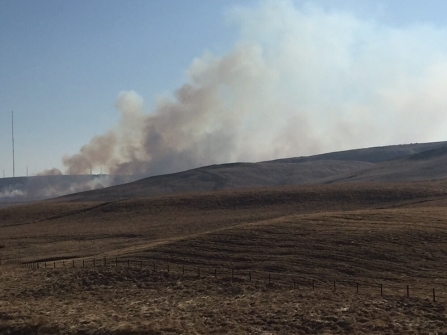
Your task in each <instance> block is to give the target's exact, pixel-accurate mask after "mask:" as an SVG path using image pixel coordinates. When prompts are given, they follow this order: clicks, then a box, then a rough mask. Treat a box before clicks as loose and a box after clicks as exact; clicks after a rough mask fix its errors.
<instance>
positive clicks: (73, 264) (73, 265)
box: [72, 259, 75, 267]
mask: <svg viewBox="0 0 447 335" xmlns="http://www.w3.org/2000/svg"><path fill="white" fill-rule="evenodd" d="M72 267H75V260H74V259H73V263H72Z"/></svg>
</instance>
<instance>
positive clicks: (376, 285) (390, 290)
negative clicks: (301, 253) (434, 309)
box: [0, 257, 447, 302]
mask: <svg viewBox="0 0 447 335" xmlns="http://www.w3.org/2000/svg"><path fill="white" fill-rule="evenodd" d="M8 264H10V265H17V266H20V267H23V268H29V269H56V268H70V267H71V268H79V267H81V268H87V267H100V266H102V267H107V266H114V267H118V266H124V267H127V268H138V269H141V270H142V269H146V270H149V271H151V272H153V273H164V274H167V275H169V274H177V275H181V276H184V277H195V278H206V277H213V278H215V279H221V280H231V281H239V282H248V283H251V282H257V283H260V282H261V283H265V284H266V285H268V286H285V287H289V288H294V289H307V290H312V291H316V290H325V291H332V292H337V291H344V292H346V291H350V292H352V293H355V294H361V293H373V294H374V293H375V294H377V295H380V296H390V295H401V296H406V297H418V298H426V299H430V300H432V301H433V302H436V301H441V300H442V301H445V302H447V286H446V285H445V284H443V283H438V284H436V285H432V286H428V285H421V283H420V282H419V283H418V284H419V285H417V284H414V283H413V284H403V283H396V282H390V281H388V282H387V281H381V282H377V281H376V282H371V281H365V280H360V279H359V280H358V281H356V280H336V279H335V280H334V279H328V278H325V279H322V278H312V277H309V276H306V275H298V274H289V273H272V272H264V271H258V270H253V269H235V268H232V267H209V266H193V265H184V264H174V263H161V262H155V261H147V260H144V261H143V260H135V259H128V258H126V259H123V258H106V257H104V258H88V259H81V260H75V259H72V260H57V261H46V262H21V261H19V260H1V259H0V265H8Z"/></svg>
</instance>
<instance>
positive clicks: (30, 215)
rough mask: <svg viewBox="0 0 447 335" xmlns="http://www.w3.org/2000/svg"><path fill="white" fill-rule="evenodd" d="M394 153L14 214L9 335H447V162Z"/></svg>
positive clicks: (100, 193)
mask: <svg viewBox="0 0 447 335" xmlns="http://www.w3.org/2000/svg"><path fill="white" fill-rule="evenodd" d="M386 148H387V149H386V150H387V151H383V149H380V148H371V149H365V150H370V154H368V155H365V152H363V151H362V150H359V151H353V152H351V153H350V154H347V153H346V152H344V153H334V154H326V156H325V157H321V156H320V157H317V156H313V157H307V158H296V159H290V161H287V160H280V161H271V162H263V163H256V164H254V163H253V164H245V163H238V164H227V165H220V166H210V167H204V168H199V169H195V170H190V171H186V172H181V173H178V174H173V175H165V176H158V177H151V178H146V179H143V180H140V181H137V182H134V183H130V184H124V185H120V186H114V187H111V188H105V189H101V190H95V191H89V192H83V193H78V194H73V195H68V196H65V197H60V198H56V199H51V200H45V201H39V202H34V203H30V204H25V205H20V206H10V207H7V208H3V209H1V210H0V259H1V260H2V265H1V266H0V333H6V334H27V333H35V334H58V333H59V334H185V333H186V334H197V333H216V334H227V333H235V334H247V333H249V334H262V333H264V334H290V333H297V334H331V333H333V334H421V333H427V334H429V333H433V334H434V333H437V334H445V333H447V310H446V304H447V280H446V279H445V278H447V269H446V268H445V262H446V259H447V235H446V234H447V233H446V232H447V179H446V178H444V177H443V176H444V173H445V171H444V166H446V165H445V164H444V163H445V162H444V160H445V159H446V152H447V150H446V149H445V147H444V145H443V144H439V143H438V144H427V145H425V146H421V145H410V146H395V147H386ZM421 148H423V149H421ZM391 149H392V150H391ZM390 150H391V151H390ZM393 150H394V153H393V154H392V155H391V154H390V152H392V151H393ZM331 155H332V156H331ZM323 156H324V155H323ZM391 156H392V157H393V158H390V157H391ZM362 157H363V158H362ZM368 157H369V158H368ZM294 160H295V162H294ZM297 166H299V168H297ZM291 167H294V168H291ZM352 167H355V168H352ZM235 171H238V173H236V172H235ZM306 171H307V172H306ZM279 180H281V182H279ZM408 180H410V181H408ZM306 181H313V182H314V183H307V182H306ZM269 183H270V184H269ZM294 183H296V184H299V185H294ZM93 258H95V259H101V260H102V259H104V258H106V259H109V260H112V261H110V262H109V263H107V266H104V265H102V261H101V262H100V264H101V265H100V266H99V265H98V264H96V265H95V266H94V267H93V266H92V260H93ZM116 259H120V260H127V259H130V260H132V261H134V262H136V263H134V264H141V265H140V266H138V265H134V266H130V267H127V266H125V265H126V264H127V263H126V262H125V261H122V263H121V265H117V264H116V263H114V262H113V260H116ZM13 260H19V261H22V262H40V265H41V266H40V268H39V269H36V268H34V269H32V268H25V267H19V266H18V265H16V263H15V262H13ZM83 261H85V262H86V264H89V265H87V266H86V267H85V268H82V267H81V264H83ZM45 262H48V264H51V265H53V266H55V267H56V269H53V268H50V267H48V268H42V266H43V264H44V263H45ZM138 262H141V263H138ZM69 264H73V265H75V266H74V267H73V266H69ZM93 264H94V263H93ZM143 264H144V266H143ZM155 265H156V266H157V269H156V270H155ZM168 265H169V266H170V272H169V273H168V272H167V269H169V268H167V266H168ZM182 267H183V271H184V268H185V267H186V272H184V273H183V272H182ZM198 269H201V272H199V275H198V273H197V271H198ZM229 269H232V271H234V276H233V273H232V272H231V271H229ZM199 271H200V270H199ZM249 275H250V277H249ZM270 279H271V282H270ZM292 280H293V282H292ZM312 282H313V283H314V284H313V285H314V286H315V287H314V289H312V284H311V283H312ZM335 282H336V284H337V289H336V290H335V286H334V287H333V285H335ZM333 283H334V284H333ZM295 284H296V285H295ZM381 284H383V295H381V294H380V289H379V285H381ZM356 285H359V286H357V289H359V288H360V289H359V292H358V293H357V292H356ZM407 285H409V286H408V287H409V288H410V289H409V291H408V292H409V293H407V292H406V287H407ZM433 289H434V290H436V301H433V299H432V296H431V294H432V290H433ZM407 294H408V295H409V296H408V297H407V296H406V295H407Z"/></svg>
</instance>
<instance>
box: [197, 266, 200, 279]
mask: <svg viewBox="0 0 447 335" xmlns="http://www.w3.org/2000/svg"><path fill="white" fill-rule="evenodd" d="M197 275H198V276H199V278H200V268H199V267H198V268H197Z"/></svg>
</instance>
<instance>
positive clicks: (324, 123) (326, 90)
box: [0, 0, 447, 177]
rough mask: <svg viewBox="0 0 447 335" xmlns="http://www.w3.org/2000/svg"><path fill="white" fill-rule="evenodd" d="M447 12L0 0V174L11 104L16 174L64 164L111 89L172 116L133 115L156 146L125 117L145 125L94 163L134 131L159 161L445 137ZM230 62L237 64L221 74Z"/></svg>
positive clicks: (343, 2)
mask: <svg viewBox="0 0 447 335" xmlns="http://www.w3.org/2000/svg"><path fill="white" fill-rule="evenodd" d="M446 12H447V2H445V1H441V0H439V1H411V0H401V1H398V0H395V1H393V0H387V1H379V0H371V1H369V0H365V1H363V0H352V1H349V0H340V1H337V0H326V1H324V0H321V1H311V2H309V1H298V0H297V1H292V0H290V1H251V0H246V1H236V0H188V1H183V0H153V1H146V0H142V1H137V0H95V1H90V0H88V1H87V0H78V1H61V0H39V1H36V0H1V1H0V177H1V174H2V172H3V170H4V171H5V174H6V176H11V175H12V153H11V151H12V148H11V111H14V124H15V149H16V156H15V157H16V176H20V175H25V174H26V168H27V166H29V173H30V174H36V173H39V172H40V171H42V170H44V169H51V168H53V167H56V168H59V169H61V170H65V169H67V168H68V165H65V166H64V165H63V163H62V157H63V156H67V155H68V156H71V155H75V154H76V153H77V152H78V151H79V150H80V148H81V147H82V146H83V145H85V144H87V143H89V141H90V139H91V138H92V137H94V136H98V135H102V134H106V133H107V132H108V131H109V130H110V129H116V128H117V127H118V128H119V127H121V126H120V122H121V123H123V122H124V123H125V122H126V121H125V120H124V121H123V118H124V119H125V115H127V114H126V113H128V112H126V111H124V112H123V110H121V114H120V111H118V109H120V106H121V105H120V104H119V103H120V101H121V100H119V99H124V100H125V101H127V100H126V99H128V100H129V99H130V100H132V99H133V100H132V101H133V102H134V100H135V99H136V100H138V101H139V105H138V106H137V107H138V112H136V113H142V115H146V116H148V115H151V114H154V115H159V116H160V115H161V116H163V115H168V114H169V115H170V117H172V118H175V120H176V121H175V123H176V124H175V125H174V126H172V127H171V122H174V121H172V119H169V122H168V121H164V120H166V119H168V117H159V118H158V119H154V120H155V121H151V120H152V119H151V120H148V119H147V118H141V120H142V122H144V124H145V125H146V126H147V125H148V124H149V123H150V122H153V124H154V125H153V127H156V130H157V131H156V133H157V135H160V134H161V135H160V136H162V137H163V138H164V139H165V142H164V143H163V145H162V146H160V147H157V150H164V151H163V154H161V153H157V155H158V156H157V157H156V154H155V153H154V154H153V153H152V152H150V151H151V150H152V149H151V148H152V147H151V146H150V145H149V144H148V140H147V137H148V133H150V134H152V135H150V136H153V134H154V131H152V132H149V131H148V130H146V131H144V130H141V129H140V128H139V127H138V125H135V127H136V128H135V132H144V136H143V135H139V136H135V138H132V142H131V143H126V145H125V147H126V148H124V149H123V147H122V146H124V145H119V144H116V145H115V147H114V149H113V150H114V152H115V154H114V155H115V156H113V157H112V158H113V159H112V158H110V159H109V160H108V161H107V163H102V162H103V160H98V161H97V162H93V163H90V164H91V165H92V166H93V170H94V172H97V173H99V165H100V164H105V165H106V166H109V165H110V166H111V164H112V163H111V162H112V161H113V164H115V165H116V164H118V163H119V164H122V163H126V162H128V161H129V159H130V158H129V153H128V151H129V150H128V146H130V145H132V146H138V143H139V141H140V142H144V143H145V144H146V148H145V151H144V152H138V150H139V149H135V151H136V152H137V153H136V154H135V155H136V156H138V158H135V160H137V161H138V162H139V163H141V162H143V163H146V162H152V164H153V165H154V171H155V172H157V173H159V172H160V171H164V170H163V169H164V168H165V167H166V166H167V172H170V171H172V170H176V169H183V168H188V167H191V166H195V165H201V164H202V163H203V164H207V163H215V162H222V163H223V162H226V161H236V160H261V159H270V158H277V157H285V156H300V155H308V154H314V153H321V152H325V151H332V150H342V149H349V148H357V147H362V146H374V145H386V144H400V143H410V142H427V141H438V140H447V135H445V134H447V131H445V130H446V128H445V127H446V126H447V122H446V121H447V113H446V112H447V94H446V93H447V92H446V91H447V19H446V18H445V13H446ZM227 63H229V64H231V66H232V68H231V71H233V70H234V71H236V70H237V69H239V68H240V69H241V70H240V71H239V70H237V71H238V73H237V75H232V77H231V78H229V76H230V75H229V74H228V73H222V71H224V70H222V69H225V66H226V64H227ZM247 64H248V65H247ZM235 69H236V70H235ZM227 74H228V76H227ZM222 82H223V83H224V84H222ZM185 83H191V85H192V86H194V87H200V88H208V87H211V88H212V90H213V92H214V93H215V92H219V96H218V97H217V98H216V100H217V102H216V101H214V100H213V101H211V102H210V101H208V100H207V101H206V103H207V104H209V105H207V106H206V120H204V118H203V117H202V116H201V115H202V114H201V115H200V116H198V115H195V114H194V108H202V105H203V103H204V102H203V100H200V102H199V103H198V102H194V103H195V104H199V105H195V104H193V107H192V108H189V109H188V108H186V107H185V108H184V107H181V108H180V107H178V106H177V105H179V104H180V103H177V102H176V101H177V99H181V94H183V93H182V92H183V91H184V90H181V91H178V90H179V89H180V88H182V87H183V86H184V84H185ZM214 90H215V91H214ZM203 91H205V92H206V91H207V90H202V91H200V92H203ZM120 92H121V93H120ZM175 92H177V93H175ZM179 92H180V93H179ZM214 93H213V94H214ZM188 94H189V93H188ZM179 95H180V98H179ZM123 96H124V98H123ZM444 96H445V97H444ZM160 97H163V98H160ZM134 98H135V99H134ZM258 98H259V99H258ZM117 99H118V103H117ZM160 100H162V102H160ZM167 100H169V101H171V103H172V104H176V106H177V107H175V108H174V107H172V106H171V107H172V109H174V110H175V112H166V109H167V107H166V105H167V102H166V101H167ZM143 101H144V102H143ZM133 102H132V103H133ZM188 104H189V103H188ZM188 104H186V105H188ZM184 105H185V104H183V105H182V106H184ZM132 106H133V105H132ZM121 107H122V106H121ZM122 108H124V109H126V108H127V107H122ZM132 108H133V107H132ZM191 110H192V111H191ZM233 112H234V113H237V115H236V116H235V115H231V116H228V114H231V113H233ZM179 113H190V115H189V116H188V115H187V116H186V120H185V122H184V123H182V122H183V121H178V120H183V118H182V117H181V116H180V114H179ZM222 113H223V114H225V117H223V116H222ZM123 115H124V116H123ZM241 115H243V116H241ZM196 117H197V118H200V120H201V121H200V122H201V123H200V124H201V128H200V129H199V128H198V127H196V126H195V124H196V119H195V118H196ZM120 120H121V121H120ZM160 120H161V121H160ZM166 122H168V125H166ZM129 124H133V123H132V122H130V123H127V125H126V126H125V127H127V128H126V129H125V131H120V134H122V136H127V135H126V134H129V133H130V132H132V129H133V128H132V125H129ZM183 125H184V127H183ZM193 125H194V126H193ZM157 127H158V128H157ZM120 129H121V128H120ZM158 129H161V130H160V131H159V130H158ZM171 130H172V131H173V132H176V134H177V133H178V132H180V133H181V134H180V135H181V136H180V135H179V138H178V139H176V140H175V141H174V140H169V141H168V140H166V138H168V137H169V138H170V137H172V136H174V135H173V134H170V133H169V132H170V131H171ZM227 130H228V131H227ZM188 132H189V133H191V132H192V133H193V135H194V136H186V135H185V134H187V133H188ZM213 132H215V133H216V134H219V136H211V135H210V134H211V133H213ZM159 133H160V134H159ZM183 133H184V134H183ZM204 133H206V134H207V136H206V137H205V136H204V135H203V134H204ZM123 134H124V135H123ZM182 134H183V135H182ZM107 138H108V137H107ZM219 139H220V140H219ZM188 141H190V142H191V143H194V145H193V144H191V145H189V144H188V143H185V142H188ZM219 141H221V142H225V143H230V144H231V145H230V144H229V145H227V146H225V145H221V144H219V143H221V142H219ZM203 143H206V144H207V145H208V147H206V148H205V149H204V144H203ZM210 143H212V145H211V144H210ZM151 145H152V144H151ZM142 146H143V144H142ZM101 150H102V149H101ZM166 150H168V151H169V155H167V154H165V151H166ZM123 151H126V153H125V154H122V156H120V154H119V153H118V152H123ZM208 152H214V153H215V152H218V153H220V152H222V154H221V155H216V154H215V155H214V156H212V157H211V158H210V159H205V158H203V155H206V153H208ZM207 157H208V156H207ZM177 159H178V161H182V162H183V163H182V164H179V165H178V166H177V165H175V164H176V163H175V162H176V161H177ZM168 160H169V163H167V161H168ZM104 162H105V161H104ZM109 168H110V169H111V167H109ZM106 169H107V168H105V172H107V170H106ZM81 172H82V171H81V170H79V173H81Z"/></svg>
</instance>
